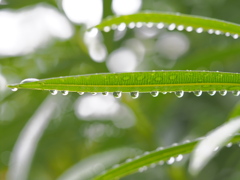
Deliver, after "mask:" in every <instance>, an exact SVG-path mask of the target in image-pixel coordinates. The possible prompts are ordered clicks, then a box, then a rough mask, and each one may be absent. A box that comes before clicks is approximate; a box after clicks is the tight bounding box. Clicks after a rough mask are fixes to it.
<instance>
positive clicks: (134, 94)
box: [12, 78, 240, 99]
mask: <svg viewBox="0 0 240 180" xmlns="http://www.w3.org/2000/svg"><path fill="white" fill-rule="evenodd" d="M36 81H39V80H38V79H35V78H28V79H24V80H22V81H21V82H20V84H24V83H29V82H36ZM17 90H18V89H17V88H12V91H17ZM216 92H217V91H214V90H213V91H208V92H207V93H208V94H209V95H210V96H214V95H215V94H216ZM50 93H51V94H52V95H56V94H57V93H58V91H57V90H50ZM61 93H62V95H64V96H66V95H68V93H69V91H61ZM159 93H160V92H159V91H152V92H150V94H151V95H152V96H153V97H157V96H158V95H159ZM161 93H162V94H167V92H161ZM170 93H171V92H170ZM174 93H175V95H176V96H177V97H178V98H181V97H183V95H184V91H175V92H174ZM78 94H79V95H83V94H84V92H78ZM96 94H97V92H92V95H96ZM108 94H109V92H102V95H104V96H107V95H108ZM193 94H194V95H195V96H197V97H199V96H201V95H202V91H201V90H198V91H193ZM219 94H220V95H221V96H225V95H226V94H227V90H222V91H219ZM232 94H233V95H234V96H239V95H240V91H238V90H235V91H232ZM113 96H114V97H115V98H120V97H121V96H122V92H121V91H115V92H113ZM130 96H131V97H132V98H133V99H136V98H138V97H139V91H133V92H130Z"/></svg>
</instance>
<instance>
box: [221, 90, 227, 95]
mask: <svg viewBox="0 0 240 180" xmlns="http://www.w3.org/2000/svg"><path fill="white" fill-rule="evenodd" d="M219 94H220V95H221V96H226V94H227V91H226V90H222V91H219Z"/></svg>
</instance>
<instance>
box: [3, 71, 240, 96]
mask: <svg viewBox="0 0 240 180" xmlns="http://www.w3.org/2000/svg"><path fill="white" fill-rule="evenodd" d="M8 87H10V88H18V89H34V90H58V91H70V92H91V93H93V92H116V91H121V92H133V91H138V92H140V93H144V92H152V91H160V92H176V91H187V92H191V91H212V90H215V91H222V90H227V91H238V90H240V74H239V73H226V72H213V71H154V72H128V73H105V74H104V73H102V74H90V75H79V76H67V77H58V78H49V79H42V80H39V81H35V82H28V83H24V84H13V85H8Z"/></svg>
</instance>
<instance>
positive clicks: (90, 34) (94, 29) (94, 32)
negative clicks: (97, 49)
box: [88, 28, 98, 37]
mask: <svg viewBox="0 0 240 180" xmlns="http://www.w3.org/2000/svg"><path fill="white" fill-rule="evenodd" d="M97 34H98V29H97V28H92V29H91V30H90V31H88V35H89V36H90V37H96V36H97Z"/></svg>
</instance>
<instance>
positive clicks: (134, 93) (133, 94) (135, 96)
mask: <svg viewBox="0 0 240 180" xmlns="http://www.w3.org/2000/svg"><path fill="white" fill-rule="evenodd" d="M130 95H131V97H132V98H133V99H137V98H138V96H139V92H138V91H133V92H130Z"/></svg>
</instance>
